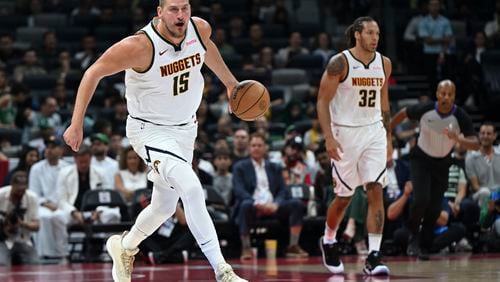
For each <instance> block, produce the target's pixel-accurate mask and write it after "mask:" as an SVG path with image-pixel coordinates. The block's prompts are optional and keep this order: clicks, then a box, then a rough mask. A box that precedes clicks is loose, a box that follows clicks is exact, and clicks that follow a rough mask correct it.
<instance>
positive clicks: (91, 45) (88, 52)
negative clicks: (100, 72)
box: [74, 35, 100, 70]
mask: <svg viewBox="0 0 500 282" xmlns="http://www.w3.org/2000/svg"><path fill="white" fill-rule="evenodd" d="M99 55H100V54H99V53H98V52H97V42H96V39H95V37H94V36H93V35H85V36H84V37H83V38H82V51H80V52H77V53H76V54H75V56H74V58H75V60H77V61H78V62H79V63H80V68H81V70H86V69H87V68H88V67H90V65H92V64H93V63H94V62H95V61H97V58H99Z"/></svg>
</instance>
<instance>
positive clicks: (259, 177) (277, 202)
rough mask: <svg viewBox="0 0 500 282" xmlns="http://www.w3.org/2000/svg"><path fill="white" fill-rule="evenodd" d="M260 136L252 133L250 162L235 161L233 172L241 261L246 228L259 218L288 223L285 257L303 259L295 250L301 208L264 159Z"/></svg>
mask: <svg viewBox="0 0 500 282" xmlns="http://www.w3.org/2000/svg"><path fill="white" fill-rule="evenodd" d="M266 150H267V148H266V140H265V137H264V135H261V134H259V133H254V134H252V136H251V137H250V158H247V159H243V160H241V161H239V162H238V163H237V164H236V165H235V166H234V168H233V189H234V195H235V198H236V205H235V215H236V222H237V223H238V225H239V229H240V236H241V241H242V252H241V258H242V259H251V258H252V256H253V254H252V250H251V246H250V235H249V232H250V228H251V227H252V226H253V225H254V224H255V221H256V218H257V217H259V216H266V217H267V216H276V217H278V218H280V219H284V220H287V221H288V224H289V226H290V243H289V246H288V248H287V249H286V256H287V257H294V258H297V257H307V256H308V254H307V253H306V252H305V251H304V250H303V249H302V248H301V247H300V246H299V244H298V242H299V236H300V232H301V230H302V218H303V216H304V210H305V206H304V204H303V203H302V202H301V201H300V200H298V199H292V198H291V197H290V193H289V191H288V189H287V187H286V186H285V182H284V180H283V175H282V174H281V173H282V169H281V167H280V166H279V165H277V164H274V163H271V162H269V160H267V159H265V155H266Z"/></svg>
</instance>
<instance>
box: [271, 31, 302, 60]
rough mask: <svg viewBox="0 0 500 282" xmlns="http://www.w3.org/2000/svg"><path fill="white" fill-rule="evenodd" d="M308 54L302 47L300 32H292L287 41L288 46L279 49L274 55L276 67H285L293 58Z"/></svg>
mask: <svg viewBox="0 0 500 282" xmlns="http://www.w3.org/2000/svg"><path fill="white" fill-rule="evenodd" d="M308 53H309V50H307V49H306V48H305V47H303V46H302V35H301V34H300V32H297V31H295V32H292V33H290V37H289V39H288V46H287V47H285V48H281V49H279V50H278V53H277V54H276V65H277V66H278V67H286V66H287V65H288V63H289V62H290V60H291V59H292V58H293V57H295V56H297V55H300V54H308Z"/></svg>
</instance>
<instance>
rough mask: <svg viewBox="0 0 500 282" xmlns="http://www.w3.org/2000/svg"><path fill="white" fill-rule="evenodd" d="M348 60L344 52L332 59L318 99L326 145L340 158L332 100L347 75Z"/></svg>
mask: <svg viewBox="0 0 500 282" xmlns="http://www.w3.org/2000/svg"><path fill="white" fill-rule="evenodd" d="M346 71H347V61H346V59H345V56H344V55H343V54H337V55H335V56H334V57H332V58H331V59H330V61H329V62H328V65H327V66H326V70H325V71H324V73H323V76H322V77H321V82H320V85H319V93H318V101H317V103H316V111H317V112H318V120H319V123H320V125H321V129H322V131H323V134H324V136H325V146H326V150H327V152H328V155H329V156H330V158H332V159H334V160H337V161H338V160H340V153H339V150H340V152H342V148H341V146H340V144H339V143H338V142H337V141H336V140H335V138H334V137H333V133H332V127H331V124H332V119H331V116H330V101H331V100H332V99H333V97H334V96H335V93H336V92H337V88H338V86H339V83H340V82H341V81H342V79H343V78H344V77H345V76H346Z"/></svg>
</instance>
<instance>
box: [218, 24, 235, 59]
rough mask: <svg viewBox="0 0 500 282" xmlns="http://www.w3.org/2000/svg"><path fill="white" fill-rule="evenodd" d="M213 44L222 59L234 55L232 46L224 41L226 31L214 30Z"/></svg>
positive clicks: (221, 29)
mask: <svg viewBox="0 0 500 282" xmlns="http://www.w3.org/2000/svg"><path fill="white" fill-rule="evenodd" d="M213 42H214V43H215V46H217V49H219V52H220V54H221V55H222V56H223V57H225V56H228V55H234V54H235V51H234V48H233V46H232V45H231V44H229V43H228V42H227V41H226V31H225V30H224V29H223V28H220V27H219V28H216V29H215V32H214V34H213Z"/></svg>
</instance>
